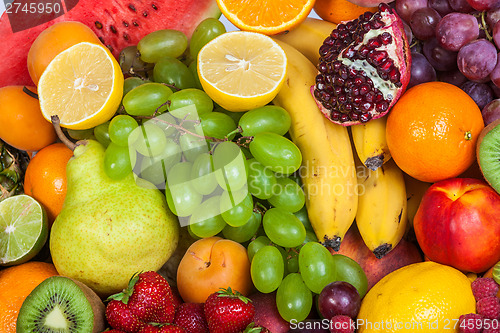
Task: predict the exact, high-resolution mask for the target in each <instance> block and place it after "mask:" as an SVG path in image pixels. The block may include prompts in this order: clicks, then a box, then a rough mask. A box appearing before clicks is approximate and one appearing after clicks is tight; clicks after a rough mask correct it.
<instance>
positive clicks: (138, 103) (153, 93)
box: [122, 82, 172, 116]
mask: <svg viewBox="0 0 500 333" xmlns="http://www.w3.org/2000/svg"><path fill="white" fill-rule="evenodd" d="M170 95H172V89H170V88H169V87H167V86H165V85H163V84H159V83H154V82H151V83H144V84H142V85H140V86H138V87H136V88H134V89H132V90H130V91H129V92H128V93H127V94H126V95H125V96H124V97H123V102H122V103H123V107H124V108H125V111H126V112H127V113H128V114H130V115H132V116H151V115H153V114H154V113H155V112H157V113H161V112H165V111H166V110H167V105H166V104H165V103H166V102H167V99H168V97H169V96H170Z"/></svg>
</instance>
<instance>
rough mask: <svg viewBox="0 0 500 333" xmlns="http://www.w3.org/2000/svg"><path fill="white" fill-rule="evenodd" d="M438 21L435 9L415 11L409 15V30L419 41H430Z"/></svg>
mask: <svg viewBox="0 0 500 333" xmlns="http://www.w3.org/2000/svg"><path fill="white" fill-rule="evenodd" d="M440 20H441V15H439V13H438V12H437V11H436V10H435V9H432V8H429V7H425V8H420V9H417V10H416V11H414V12H413V14H412V15H411V19H410V26H411V30H412V31H413V34H414V35H415V37H417V38H418V39H420V40H427V39H430V38H432V37H434V36H435V34H436V32H435V31H436V26H437V24H438V22H439V21H440Z"/></svg>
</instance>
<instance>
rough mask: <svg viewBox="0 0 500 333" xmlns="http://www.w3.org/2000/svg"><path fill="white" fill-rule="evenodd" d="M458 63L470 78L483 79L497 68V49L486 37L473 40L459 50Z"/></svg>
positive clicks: (459, 67) (474, 79)
mask: <svg viewBox="0 0 500 333" xmlns="http://www.w3.org/2000/svg"><path fill="white" fill-rule="evenodd" d="M457 63H458V69H460V71H461V72H462V73H463V74H464V75H465V77H467V78H468V79H469V80H473V81H480V80H483V79H485V78H487V77H488V75H490V73H491V72H492V71H493V69H494V68H495V65H496V63H497V49H496V48H495V45H493V44H492V43H491V42H490V41H488V40H486V39H478V40H475V41H472V42H470V43H469V44H467V45H465V46H463V47H462V48H461V49H460V51H458V55H457Z"/></svg>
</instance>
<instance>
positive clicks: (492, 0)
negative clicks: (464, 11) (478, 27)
mask: <svg viewBox="0 0 500 333" xmlns="http://www.w3.org/2000/svg"><path fill="white" fill-rule="evenodd" d="M467 2H468V3H469V5H470V6H471V7H472V8H474V9H475V10H479V11H484V10H490V9H493V8H495V7H498V5H499V3H500V2H499V1H498V0H467Z"/></svg>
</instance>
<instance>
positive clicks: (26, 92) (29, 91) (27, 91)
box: [23, 86, 38, 99]
mask: <svg viewBox="0 0 500 333" xmlns="http://www.w3.org/2000/svg"><path fill="white" fill-rule="evenodd" d="M23 92H24V93H25V94H26V95H28V96H30V97H33V98H36V99H38V94H36V93H34V92H32V91H31V90H29V89H28V87H26V86H24V87H23Z"/></svg>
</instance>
